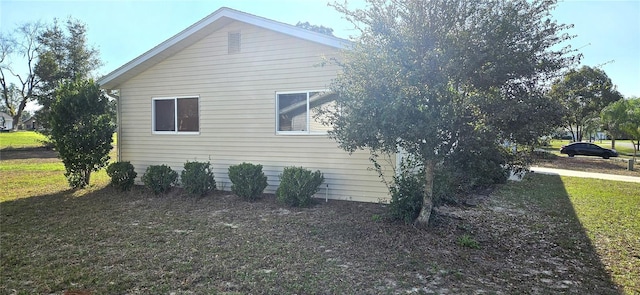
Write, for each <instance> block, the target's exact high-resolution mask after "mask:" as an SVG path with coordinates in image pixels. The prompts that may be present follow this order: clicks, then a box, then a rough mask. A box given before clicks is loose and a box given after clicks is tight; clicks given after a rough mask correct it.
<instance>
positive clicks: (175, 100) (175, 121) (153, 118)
mask: <svg viewBox="0 0 640 295" xmlns="http://www.w3.org/2000/svg"><path fill="white" fill-rule="evenodd" d="M181 98H196V99H198V131H178V99H181ZM157 100H173V104H174V108H173V112H174V116H173V126H175V131H156V101H157ZM200 121H201V120H200V96H199V95H187V96H168V97H152V98H151V133H152V134H186V135H188V134H191V135H194V134H200V130H201V129H202V125H201V124H200Z"/></svg>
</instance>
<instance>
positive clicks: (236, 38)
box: [229, 32, 240, 54]
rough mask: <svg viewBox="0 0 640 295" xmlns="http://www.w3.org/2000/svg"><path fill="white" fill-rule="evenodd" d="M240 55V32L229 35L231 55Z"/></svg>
mask: <svg viewBox="0 0 640 295" xmlns="http://www.w3.org/2000/svg"><path fill="white" fill-rule="evenodd" d="M231 53H240V32H232V33H229V54H231Z"/></svg>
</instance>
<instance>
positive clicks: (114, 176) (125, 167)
mask: <svg viewBox="0 0 640 295" xmlns="http://www.w3.org/2000/svg"><path fill="white" fill-rule="evenodd" d="M107 175H109V177H111V185H113V186H115V187H117V188H119V189H121V190H122V191H128V190H130V189H131V187H132V186H133V183H134V181H135V179H136V176H138V173H136V171H135V170H134V168H133V165H131V163H130V162H115V163H111V164H110V165H109V166H107Z"/></svg>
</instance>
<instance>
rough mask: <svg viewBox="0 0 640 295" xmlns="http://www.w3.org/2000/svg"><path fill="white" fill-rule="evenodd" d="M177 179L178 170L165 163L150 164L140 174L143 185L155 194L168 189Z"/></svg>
mask: <svg viewBox="0 0 640 295" xmlns="http://www.w3.org/2000/svg"><path fill="white" fill-rule="evenodd" d="M177 179H178V172H175V171H173V170H172V169H171V167H169V166H167V165H151V166H149V167H148V168H147V171H146V172H145V173H144V175H142V182H143V183H144V185H145V186H146V187H148V188H150V189H151V190H152V191H153V193H154V194H156V195H158V194H160V193H164V192H166V191H168V190H169V189H170V188H171V186H172V185H175V184H176V180H177Z"/></svg>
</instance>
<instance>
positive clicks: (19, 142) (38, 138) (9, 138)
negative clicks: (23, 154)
mask: <svg viewBox="0 0 640 295" xmlns="http://www.w3.org/2000/svg"><path fill="white" fill-rule="evenodd" d="M45 139H46V137H45V136H44V135H42V134H40V133H38V132H35V131H16V132H0V150H1V149H6V148H34V147H41V146H43V141H44V140H45Z"/></svg>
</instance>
